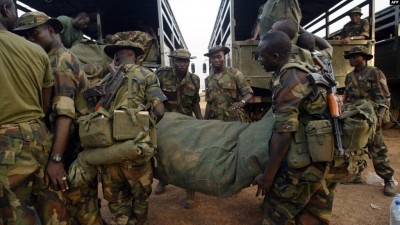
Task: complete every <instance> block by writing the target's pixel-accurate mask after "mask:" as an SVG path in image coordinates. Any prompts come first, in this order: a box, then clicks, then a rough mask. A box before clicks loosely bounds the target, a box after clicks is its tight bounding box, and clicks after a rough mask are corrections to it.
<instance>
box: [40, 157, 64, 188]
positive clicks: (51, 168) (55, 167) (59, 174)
mask: <svg viewBox="0 0 400 225" xmlns="http://www.w3.org/2000/svg"><path fill="white" fill-rule="evenodd" d="M67 178H68V175H67V173H66V172H65V170H64V164H63V163H61V162H59V163H56V162H53V161H51V160H49V162H48V164H47V167H46V170H45V174H44V182H45V184H46V186H49V185H51V186H52V187H53V189H54V190H60V189H61V190H62V191H66V190H68V189H69V186H68V179H67Z"/></svg>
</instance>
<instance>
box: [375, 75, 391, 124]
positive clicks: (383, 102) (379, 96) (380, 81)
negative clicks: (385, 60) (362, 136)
mask: <svg viewBox="0 0 400 225" xmlns="http://www.w3.org/2000/svg"><path fill="white" fill-rule="evenodd" d="M371 75H372V76H373V79H374V82H373V84H372V94H373V98H374V101H375V102H376V103H377V104H378V106H379V107H378V115H377V116H378V127H379V126H380V125H381V124H382V118H383V117H384V115H385V112H386V110H389V107H390V92H389V87H388V86H387V81H386V77H385V74H384V73H383V72H382V71H381V70H379V69H375V70H373V71H372V72H371Z"/></svg>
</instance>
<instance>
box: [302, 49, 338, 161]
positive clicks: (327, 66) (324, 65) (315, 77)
mask: <svg viewBox="0 0 400 225" xmlns="http://www.w3.org/2000/svg"><path fill="white" fill-rule="evenodd" d="M313 61H314V63H315V64H316V65H318V66H319V67H321V75H320V74H313V73H311V74H309V75H308V76H307V79H308V80H309V81H310V83H312V84H320V85H323V86H325V88H326V90H327V96H326V97H327V101H328V108H329V114H330V116H331V117H332V121H333V130H334V134H335V143H336V148H337V149H338V151H339V155H340V156H343V155H344V149H343V146H342V139H341V135H342V129H341V126H340V122H339V117H340V114H341V109H340V105H339V100H338V96H337V91H336V85H337V83H336V81H335V76H334V74H333V68H332V61H331V60H330V59H328V58H326V59H324V62H322V61H321V59H319V57H318V56H316V55H314V54H313ZM314 86H315V85H314Z"/></svg>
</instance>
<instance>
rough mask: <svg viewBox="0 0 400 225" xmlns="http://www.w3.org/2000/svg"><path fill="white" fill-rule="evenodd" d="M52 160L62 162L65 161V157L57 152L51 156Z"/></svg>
mask: <svg viewBox="0 0 400 225" xmlns="http://www.w3.org/2000/svg"><path fill="white" fill-rule="evenodd" d="M50 160H51V161H53V162H56V163H60V162H62V161H63V157H62V155H60V154H55V155H52V156H50Z"/></svg>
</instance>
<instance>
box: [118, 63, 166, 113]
mask: <svg viewBox="0 0 400 225" xmlns="http://www.w3.org/2000/svg"><path fill="white" fill-rule="evenodd" d="M124 68H125V72H126V76H127V77H128V79H132V93H133V99H132V101H133V102H132V103H133V104H132V106H133V107H134V108H137V107H139V106H140V105H144V106H146V108H151V107H154V106H156V105H158V104H159V103H162V102H164V101H165V100H167V98H166V97H165V95H164V94H163V93H162V91H161V88H160V85H159V81H158V78H157V76H156V75H155V74H154V73H153V72H151V71H150V70H149V69H147V68H145V67H142V66H139V65H133V64H126V65H124ZM128 94H129V93H128V82H127V81H125V83H124V84H123V85H122V86H121V87H120V88H119V89H118V91H117V94H116V96H115V99H114V101H113V102H112V103H111V107H110V111H111V112H112V111H113V110H114V109H121V108H128V106H129V103H128Z"/></svg>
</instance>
